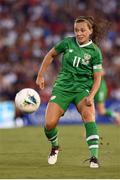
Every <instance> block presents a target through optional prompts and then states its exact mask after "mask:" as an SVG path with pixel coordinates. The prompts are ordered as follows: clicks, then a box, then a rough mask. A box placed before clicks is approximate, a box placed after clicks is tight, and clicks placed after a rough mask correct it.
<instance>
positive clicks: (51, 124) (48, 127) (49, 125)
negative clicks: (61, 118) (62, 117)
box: [45, 121, 56, 130]
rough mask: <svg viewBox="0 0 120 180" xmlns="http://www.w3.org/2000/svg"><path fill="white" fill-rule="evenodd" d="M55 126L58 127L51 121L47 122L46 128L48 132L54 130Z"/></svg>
mask: <svg viewBox="0 0 120 180" xmlns="http://www.w3.org/2000/svg"><path fill="white" fill-rule="evenodd" d="M55 126H56V123H55V122H54V121H50V122H46V123H45V127H46V129H48V130H51V129H53V128H54V127H55Z"/></svg>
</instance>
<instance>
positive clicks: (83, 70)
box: [54, 37, 102, 92]
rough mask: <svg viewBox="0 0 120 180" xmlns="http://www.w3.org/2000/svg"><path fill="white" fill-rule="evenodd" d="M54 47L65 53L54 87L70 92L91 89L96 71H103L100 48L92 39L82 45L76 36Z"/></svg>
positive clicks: (58, 51) (57, 50)
mask: <svg viewBox="0 0 120 180" xmlns="http://www.w3.org/2000/svg"><path fill="white" fill-rule="evenodd" d="M54 48H55V50H56V52H57V53H58V54H60V53H63V56H62V67H61V70H60V73H59V75H58V77H57V79H56V81H55V84H54V88H55V89H58V90H62V91H69V92H80V91H81V90H83V89H86V90H87V91H89V90H90V89H91V87H92V85H93V74H94V72H98V71H102V55H101V51H100V49H99V48H98V47H97V46H96V45H95V44H94V43H93V42H92V41H89V43H87V44H84V45H80V44H79V43H78V42H77V40H76V38H75V37H68V38H65V39H64V40H62V41H60V42H59V43H58V44H57V45H56V46H55V47H54Z"/></svg>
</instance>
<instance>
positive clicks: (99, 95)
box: [94, 80, 107, 103]
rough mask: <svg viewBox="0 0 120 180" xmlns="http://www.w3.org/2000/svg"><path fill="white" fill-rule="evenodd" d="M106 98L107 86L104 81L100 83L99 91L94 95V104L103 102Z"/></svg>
mask: <svg viewBox="0 0 120 180" xmlns="http://www.w3.org/2000/svg"><path fill="white" fill-rule="evenodd" d="M106 97H107V86H106V83H105V81H104V80H102V81H101V85H100V88H99V90H98V91H97V93H96V95H95V98H94V99H95V103H100V102H105V100H106Z"/></svg>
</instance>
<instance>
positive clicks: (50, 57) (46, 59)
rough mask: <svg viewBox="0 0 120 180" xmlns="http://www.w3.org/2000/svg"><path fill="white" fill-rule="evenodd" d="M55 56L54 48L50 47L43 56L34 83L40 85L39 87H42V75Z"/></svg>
mask: <svg viewBox="0 0 120 180" xmlns="http://www.w3.org/2000/svg"><path fill="white" fill-rule="evenodd" d="M56 56H57V52H56V50H55V48H52V49H51V50H50V51H49V52H48V53H47V54H46V56H45V57H44V59H43V62H42V64H41V67H40V69H39V71H38V75H37V79H36V84H37V85H38V86H39V87H40V89H44V82H45V81H44V75H45V73H46V71H47V67H48V66H49V65H50V64H51V63H52V61H53V59H54V58H55V57H56Z"/></svg>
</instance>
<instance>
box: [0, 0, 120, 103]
mask: <svg viewBox="0 0 120 180" xmlns="http://www.w3.org/2000/svg"><path fill="white" fill-rule="evenodd" d="M80 15H91V16H94V17H95V18H96V19H97V18H98V17H101V18H103V19H107V20H108V21H109V22H110V23H111V26H110V28H109V30H108V33H107V35H106V37H105V38H104V39H102V40H101V42H100V46H101V49H102V52H103V58H104V69H105V72H106V75H105V79H106V82H107V86H108V90H109V91H108V97H109V98H110V97H111V98H116V99H120V1H119V0H74V1H73V0H0V101H4V100H14V97H15V94H16V92H18V91H19V90H20V89H22V88H27V87H30V88H34V89H36V90H38V87H37V86H36V84H35V80H36V76H37V73H38V69H39V67H40V65H41V62H42V60H43V57H44V56H45V54H46V53H47V52H48V50H49V49H50V48H51V47H53V46H54V45H55V44H56V43H57V42H58V41H59V40H61V39H62V38H64V37H66V36H73V22H74V20H75V18H76V17H78V16H80ZM60 63H61V62H60V57H57V58H56V59H55V60H54V61H53V63H52V65H51V66H50V67H49V68H48V72H47V74H46V75H45V79H46V84H45V89H44V90H43V91H40V90H39V91H40V96H41V98H42V101H43V102H47V101H48V98H49V96H50V93H51V88H52V84H53V82H54V80H55V78H56V76H57V73H58V71H59V67H60Z"/></svg>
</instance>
